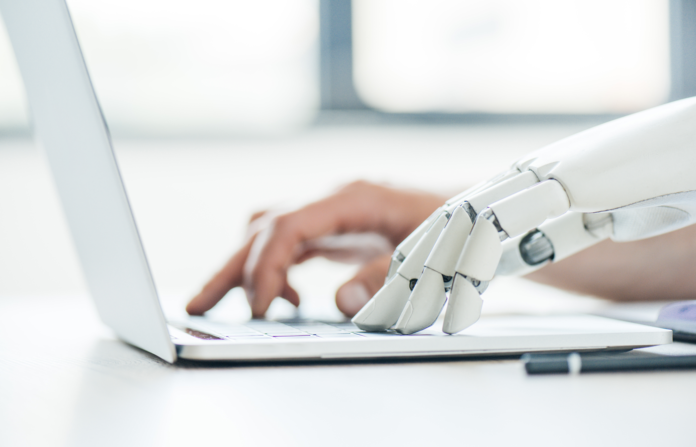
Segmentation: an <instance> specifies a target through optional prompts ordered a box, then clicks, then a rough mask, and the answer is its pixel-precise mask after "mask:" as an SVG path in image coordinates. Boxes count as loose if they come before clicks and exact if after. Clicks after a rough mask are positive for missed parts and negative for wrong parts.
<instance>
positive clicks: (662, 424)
mask: <svg viewBox="0 0 696 447" xmlns="http://www.w3.org/2000/svg"><path fill="white" fill-rule="evenodd" d="M0 346H1V349H0V352H2V357H1V358H0V377H1V378H2V382H1V384H0V421H2V430H0V445H2V446H20V445H21V446H34V445H36V446H95V445H100V446H111V445H114V446H123V445H128V446H140V445H142V446H159V445H167V446H172V445H174V446H178V445H182V446H183V445H206V446H217V445H255V446H259V445H261V446H265V445H269V446H270V445H273V446H278V445H283V446H294V445H297V446H314V445H317V446H319V445H338V446H343V445H346V446H349V445H384V444H392V445H438V444H440V443H442V442H448V441H449V442H469V443H471V445H512V444H513V443H514V444H518V445H565V446H574V445H578V446H580V445H607V446H609V445H632V446H641V445H693V444H692V443H693V440H694V439H693V437H694V435H693V431H692V430H691V424H692V423H693V415H694V410H693V402H695V401H696V374H695V373H693V372H689V371H673V372H635V373H603V374H585V375H579V376H568V375H559V376H536V377H535V376H532V377H530V376H527V375H526V374H525V373H524V370H523V367H522V364H521V363H520V362H519V361H518V360H515V359H488V360H481V359H478V360H411V361H371V362H338V363H297V364H288V363H286V364H277V365H258V364H257V365H234V364H224V363H217V364H204V363H195V362H188V361H181V362H179V363H177V364H175V365H169V364H167V363H165V362H162V361H161V360H159V359H157V358H155V357H154V356H152V355H150V354H148V353H146V352H143V351H140V350H138V349H136V348H133V347H131V346H128V345H126V344H124V343H122V342H120V341H118V340H116V339H115V338H114V337H113V335H112V334H111V333H110V332H109V330H108V329H107V328H106V327H104V326H103V325H102V324H101V322H100V321H99V320H98V318H97V316H96V313H95V312H94V309H93V308H92V305H91V302H90V301H89V299H88V298H87V297H85V296H73V297H58V296H55V297H43V298H36V297H35V298H26V297H25V298H23V299H10V298H3V299H2V300H0ZM675 347H676V346H672V347H671V349H674V348H675Z"/></svg>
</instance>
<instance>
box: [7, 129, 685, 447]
mask: <svg viewBox="0 0 696 447" xmlns="http://www.w3.org/2000/svg"><path fill="white" fill-rule="evenodd" d="M571 127H572V128H571ZM576 127H579V126H575V127H573V126H570V127H567V126H566V127H564V126H560V127H559V126H550V127H549V126H547V127H539V126H537V127H534V126H517V127H515V126H507V127H505V126H502V127H501V126H497V127H496V126H479V127H477V126H473V127H472V126H468V127H466V126H459V127H417V126H416V127H414V126H409V127H407V128H391V127H366V128H352V127H351V128H349V127H346V128H337V129H329V128H317V129H314V130H311V131H308V132H306V133H303V134H301V135H298V136H297V137H293V138H291V139H289V140H288V139H277V140H274V139H267V140H259V141H256V140H254V141H219V142H216V141H194V140H192V141H117V142H116V148H117V154H118V157H119V162H120V164H121V168H122V171H123V174H124V177H125V181H126V186H127V189H128V192H129V195H130V198H131V200H132V204H133V207H134V210H135V214H136V219H137V221H138V224H139V228H140V230H141V234H142V236H143V239H144V242H145V248H146V251H147V253H148V257H149V259H150V262H151V265H152V268H153V273H154V277H155V282H156V283H157V286H158V289H159V290H160V291H161V292H162V295H163V299H162V304H163V306H164V307H165V309H166V310H167V312H169V313H172V312H176V311H177V310H178V311H181V309H182V308H183V304H184V303H185V301H186V299H187V298H188V297H190V296H191V295H192V294H193V293H194V292H195V291H196V290H197V289H198V288H199V287H200V285H201V284H202V283H203V282H204V281H205V280H206V279H207V277H209V275H210V273H211V272H212V271H214V270H215V269H216V268H218V267H219V265H220V264H221V263H222V262H223V261H224V260H225V259H226V257H227V256H229V253H230V252H231V250H232V249H233V248H234V247H235V246H236V245H237V244H238V243H239V239H240V238H241V237H242V235H243V230H244V222H246V220H247V218H248V214H249V213H250V212H251V211H256V210H258V209H260V208H263V207H264V206H269V205H273V204H276V203H281V204H286V202H287V198H292V199H293V200H298V199H301V200H306V199H311V198H312V197H313V195H316V194H323V193H326V192H327V191H330V190H331V188H334V187H335V186H337V185H338V184H340V183H342V182H345V181H348V180H350V179H355V178H366V179H371V180H376V181H392V182H396V183H398V184H403V183H404V182H407V183H408V184H409V186H414V187H428V188H431V189H440V190H450V189H452V190H457V188H461V187H462V185H463V184H467V183H471V182H475V181H478V180H482V179H485V178H488V177H489V176H491V175H493V174H495V173H496V172H497V171H498V170H500V169H501V163H502V165H505V166H507V165H508V164H509V163H508V162H511V161H512V160H514V159H515V158H517V157H518V156H520V155H522V154H524V153H526V152H528V151H529V150H532V149H534V148H537V147H541V146H543V145H544V144H548V143H551V142H553V141H555V140H557V139H558V138H561V137H564V136H566V135H569V134H571V133H573V132H575V131H577V130H581V129H580V128H576ZM424 148H426V149H427V151H428V154H430V156H429V157H426V158H422V157H420V155H422V153H423V150H424ZM0 149H1V150H0V209H2V213H1V216H2V217H0V272H1V273H0V446H2V447H6V446H11V447H14V446H42V447H45V446H71V447H72V446H78V447H79V446H90V447H92V446H112V445H113V446H125V445H127V446H148V447H151V446H159V445H163V446H179V445H181V446H191V445H205V446H217V445H254V446H266V445H269V446H295V445H296V446H303V447H304V446H327V445H330V446H344V445H345V446H353V445H360V446H365V445H367V446H371V445H385V444H391V445H399V446H402V445H441V444H443V443H444V442H449V443H452V442H455V443H460V444H464V443H468V444H470V445H473V446H485V445H534V446H539V445H554V446H556V445H563V446H575V445H577V446H586V445H593V446H603V445H607V446H616V445H631V446H642V445H646V446H647V445H650V446H654V445H660V446H662V445H694V439H693V438H694V435H693V432H692V430H691V424H692V423H693V414H694V410H693V402H696V399H695V398H696V396H695V395H696V373H694V372H688V371H681V372H641V373H620V374H587V375H581V376H544V377H530V376H527V375H526V374H525V373H524V370H523V367H522V365H521V364H520V362H519V361H517V360H514V359H487V360H451V359H450V360H412V361H398V362H397V361H382V362H379V361H372V362H352V363H350V362H343V363H314V364H309V363H301V364H299V363H298V364H282V365H280V364H278V365H245V366H239V365H232V364H215V365H208V364H197V363H191V362H180V363H178V364H176V365H169V364H166V363H164V362H162V361H160V360H158V359H157V358H155V357H153V356H152V355H150V354H147V353H145V352H143V351H140V350H138V349H135V348H132V347H130V346H128V345H126V344H124V343H122V342H120V341H118V340H116V339H115V338H114V336H113V334H112V333H111V332H110V331H109V330H108V328H106V327H105V326H104V325H103V324H102V323H101V322H100V321H99V319H98V317H97V316H96V312H95V311H94V309H93V306H92V304H91V302H90V300H89V299H88V298H87V297H86V296H85V295H84V294H85V293H86V288H85V286H84V283H83V281H82V278H81V276H80V269H79V265H78V262H77V257H76V255H75V253H74V250H73V248H72V245H71V241H70V238H69V235H68V232H67V227H66V225H65V222H64V219H63V217H62V213H61V210H60V204H59V202H58V199H57V197H56V194H55V192H54V191H53V185H52V183H51V180H50V174H49V172H48V169H47V167H46V166H45V163H44V161H43V158H42V157H41V154H40V153H39V152H37V151H36V147H35V145H34V144H33V143H32V142H31V141H28V140H17V141H13V140H2V141H0ZM268 160H272V161H273V163H269V162H268ZM365 160H371V162H370V163H365ZM413 160H419V162H418V163H414V162H413ZM442 160H448V163H449V166H445V167H444V169H445V170H446V171H447V172H448V173H449V172H456V175H449V174H448V175H443V165H442ZM503 162H504V163H503ZM242 168H243V169H242ZM278 184H281V185H284V186H285V187H284V188H283V194H282V195H279V192H278V187H277V185H278ZM329 267H330V268H329ZM336 269H337V267H336V266H328V265H324V264H323V263H322V261H321V260H319V259H317V260H312V261H310V262H308V263H306V265H303V266H302V267H301V268H298V270H297V271H293V272H291V280H292V281H293V284H296V285H297V287H298V290H299V291H300V294H301V295H302V297H303V306H305V307H306V308H307V309H315V310H317V311H318V312H324V311H333V312H334V315H336V313H337V310H336V309H335V306H333V305H332V304H331V302H332V299H331V298H330V297H331V296H332V295H333V292H335V290H336V288H337V286H338V285H340V284H341V283H342V282H343V281H345V280H347V279H348V278H350V276H351V275H352V274H353V272H354V269H353V268H348V269H347V270H346V269H344V270H340V269H338V270H336ZM520 281H522V280H517V282H515V281H511V282H510V281H507V282H506V279H505V278H500V279H498V280H496V281H495V282H493V283H492V284H491V288H490V290H489V291H487V292H486V306H485V307H484V312H532V313H549V312H551V311H553V310H554V309H556V310H559V311H572V312H590V311H595V310H597V308H598V307H605V303H601V302H599V301H598V300H595V299H592V298H588V297H579V296H572V295H569V294H564V293H563V292H560V291H557V290H553V289H550V288H545V287H543V286H540V285H535V284H531V283H525V282H520ZM169 294H171V296H169ZM174 295H178V296H174ZM231 295H234V296H230V297H228V298H227V299H226V300H225V302H224V303H221V305H220V306H218V307H217V308H216V310H215V312H219V315H220V316H227V315H241V314H244V313H246V314H248V310H247V309H246V307H245V299H244V297H243V296H242V295H241V294H236V295H235V294H234V292H233V293H232V294H231ZM285 304H287V303H285ZM282 305H283V302H282V301H278V300H276V302H274V304H273V306H272V308H271V313H274V312H275V311H278V312H276V314H278V315H276V316H279V313H282V311H283V308H282V307H283V306H282ZM288 306H290V305H289V304H287V306H286V307H288ZM641 306H643V305H642V304H636V305H630V306H623V307H622V312H624V313H625V311H626V310H627V309H628V308H629V307H630V309H631V310H633V311H641ZM290 307H291V306H290ZM285 310H287V309H285ZM310 316H311V315H310ZM675 347H676V346H675ZM448 445H449V444H448Z"/></svg>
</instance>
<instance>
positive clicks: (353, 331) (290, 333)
mask: <svg viewBox="0 0 696 447" xmlns="http://www.w3.org/2000/svg"><path fill="white" fill-rule="evenodd" d="M172 325H173V326H174V327H176V328H177V329H180V330H182V331H184V332H186V333H187V334H189V335H192V336H194V337H196V338H200V339H203V340H240V341H272V340H276V339H281V338H282V339H287V338H293V337H297V338H302V337H307V338H324V339H326V338H342V339H346V338H348V339H350V338H353V339H364V338H371V337H399V336H400V335H399V334H395V333H388V332H365V331H362V330H360V329H359V328H358V327H357V326H355V325H354V324H353V323H350V322H346V323H328V322H320V321H309V320H287V321H268V320H252V321H249V322H246V323H243V324H230V323H224V322H218V321H210V320H207V319H205V318H200V319H198V318H196V319H194V320H192V321H190V322H186V323H183V324H182V323H179V324H177V323H174V324H172ZM423 335H426V334H423ZM172 338H174V339H176V337H172Z"/></svg>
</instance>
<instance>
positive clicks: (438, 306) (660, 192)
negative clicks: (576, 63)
mask: <svg viewBox="0 0 696 447" xmlns="http://www.w3.org/2000/svg"><path fill="white" fill-rule="evenodd" d="M694 168H696V98H689V99H685V100H682V101H677V102H674V103H670V104H667V105H663V106H660V107H656V108H654V109H650V110H647V111H644V112H640V113H636V114H634V115H630V116H627V117H625V118H621V119H618V120H615V121H612V122H610V123H606V124H603V125H601V126H597V127H595V128H592V129H590V130H587V131H585V132H581V133H579V134H577V135H574V136H572V137H569V138H566V139H564V140H561V141H559V142H557V143H554V144H552V145H550V146H547V147H545V148H542V149H541V150H539V151H537V152H534V153H532V154H530V155H528V156H527V157H525V158H523V159H521V160H519V161H518V162H516V163H515V164H514V165H513V167H512V168H511V169H510V170H509V171H506V172H504V173H503V174H501V175H499V176H497V177H496V178H494V179H492V180H491V181H489V182H486V183H484V184H482V185H479V186H477V187H474V188H472V189H470V190H468V191H465V192H463V193H462V194H460V195H458V196H456V197H454V198H452V199H451V200H449V201H448V202H447V203H445V205H444V206H443V207H441V208H440V209H438V210H437V211H436V212H435V213H433V215H431V216H430V217H429V218H428V219H427V220H426V221H425V222H424V223H423V224H422V225H421V226H420V227H418V228H417V229H416V230H415V231H414V232H413V233H412V234H411V235H410V236H409V237H407V238H406V239H405V240H404V241H403V242H402V243H401V244H400V245H399V246H398V247H397V248H396V251H395V252H394V255H393V257H392V263H391V266H390V268H389V273H388V275H387V278H386V282H385V285H384V286H383V287H382V289H380V290H379V292H377V294H375V296H374V297H373V298H372V299H371V300H370V301H369V302H368V303H367V304H366V305H365V306H364V307H363V308H362V309H361V310H360V312H358V314H357V315H356V316H355V317H354V318H353V322H354V323H355V324H356V325H357V326H358V327H360V328H361V329H364V330H366V331H384V330H388V329H392V330H395V331H397V332H400V333H402V334H411V333H413V332H417V331H419V330H422V329H425V328H427V327H428V326H431V325H432V324H433V323H434V322H435V321H436V320H437V318H438V316H439V314H440V312H441V311H442V309H443V307H444V305H445V303H446V302H447V300H448V297H447V294H448V293H449V305H448V306H447V312H446V314H445V318H444V323H443V330H444V332H446V333H449V334H453V333H456V332H459V331H461V330H463V329H465V328H467V327H469V326H471V325H472V324H474V323H475V322H476V321H477V320H478V318H479V316H480V314H481V307H482V304H483V300H482V299H481V294H482V293H483V292H484V291H485V290H486V287H487V285H488V282H489V281H491V280H492V279H493V277H494V276H495V275H496V274H500V275H523V274H526V273H529V272H531V271H533V270H535V269H538V268H540V267H542V266H544V265H546V264H547V263H549V262H556V261H559V260H561V259H563V258H565V257H567V256H570V255H571V254H574V253H576V252H578V251H580V250H583V249H585V248H587V247H589V246H591V245H594V244H595V243H597V242H599V241H601V240H603V239H605V238H607V237H611V238H612V239H613V240H615V241H630V240H637V239H643V238H648V237H652V236H656V235H659V234H663V233H666V232H669V231H673V230H676V229H679V228H682V227H685V226H687V225H690V224H692V223H694V222H696V174H695V172H694V171H695V169H694ZM588 280H590V278H588Z"/></svg>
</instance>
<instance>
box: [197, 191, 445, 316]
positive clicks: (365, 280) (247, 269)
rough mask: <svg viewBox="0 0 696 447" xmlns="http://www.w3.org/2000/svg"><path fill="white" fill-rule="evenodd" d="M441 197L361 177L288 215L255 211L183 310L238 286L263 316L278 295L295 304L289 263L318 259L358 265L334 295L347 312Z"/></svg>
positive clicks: (372, 289) (368, 293) (200, 307)
mask: <svg viewBox="0 0 696 447" xmlns="http://www.w3.org/2000/svg"><path fill="white" fill-rule="evenodd" d="M446 199H447V197H445V196H440V195H436V194H431V193H426V192H421V191H412V190H404V189H396V188H391V187H387V186H383V185H377V184H373V183H368V182H364V181H358V182H354V183H351V184H349V185H347V186H344V187H342V188H341V189H339V190H338V191H337V192H335V193H334V194H331V195H329V196H327V197H326V198H324V199H322V200H319V201H317V202H313V203H310V204H308V205H306V206H304V207H302V208H300V209H297V210H294V211H291V212H285V213H279V212H272V211H267V212H260V213H256V214H254V215H253V216H252V218H251V221H250V223H249V228H248V232H247V240H246V242H245V243H244V245H243V246H242V248H240V249H239V250H238V251H237V252H236V253H235V254H234V255H233V256H232V257H231V258H230V260H229V261H228V262H227V263H226V264H225V266H224V267H223V268H222V269H221V270H220V271H219V272H218V273H217V274H216V275H215V276H214V277H213V278H212V279H211V280H210V281H209V282H208V283H207V284H206V285H205V286H204V287H203V289H202V290H201V292H200V293H199V294H198V295H196V296H195V297H194V298H193V299H192V300H191V301H190V302H189V303H188V305H187V306H186V311H187V312H188V313H189V314H191V315H202V314H203V313H205V312H206V311H208V310H209V309H211V308H212V307H213V306H215V304H217V303H218V302H219V301H220V300H221V299H222V298H223V297H224V296H225V294H226V293H227V292H228V291H229V290H231V289H233V288H235V287H240V286H241V287H243V288H244V290H245V292H246V295H247V299H248V301H249V305H250V306H251V312H252V315H253V316H254V317H257V318H258V317H262V316H263V315H264V314H265V313H266V310H267V309H268V307H269V306H270V304H271V302H272V301H273V299H274V298H276V297H278V296H280V297H283V298H285V299H286V300H288V301H289V302H291V303H292V304H294V305H295V306H297V305H299V303H300V297H299V295H298V294H297V292H296V291H295V290H294V289H293V288H292V287H291V286H290V284H289V283H288V279H287V271H288V268H289V267H290V266H292V265H295V264H299V263H301V262H304V261H306V260H307V259H310V258H313V257H316V256H323V257H326V258H329V259H333V260H340V261H353V262H355V261H358V262H360V263H361V264H363V265H362V266H361V268H360V270H359V271H358V273H357V274H356V275H355V277H353V278H352V279H351V280H350V281H348V282H347V283H345V284H344V285H343V286H341V287H340V288H339V289H338V291H337V292H336V305H337V306H338V308H339V310H340V311H341V312H343V313H344V314H345V315H346V316H348V317H351V316H353V315H355V314H356V313H357V312H358V310H360V308H361V307H362V306H363V305H364V304H365V303H366V302H367V301H368V300H369V299H370V298H371V297H372V295H374V294H375V293H376V292H377V291H378V290H379V289H380V287H382V285H383V284H384V278H385V276H386V274H387V269H388V267H389V261H390V255H391V251H392V250H393V249H394V247H395V246H396V245H398V244H399V242H401V241H402V240H403V239H404V238H405V237H406V236H408V235H409V234H410V233H411V232H412V231H413V230H414V229H415V228H416V227H417V226H418V225H419V224H420V223H421V222H422V221H423V220H425V219H426V218H427V217H428V216H429V215H430V214H431V213H432V212H433V211H434V210H435V209H436V208H437V207H439V206H440V205H442V204H443V203H444V202H445V200H446ZM370 234H371V235H370Z"/></svg>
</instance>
